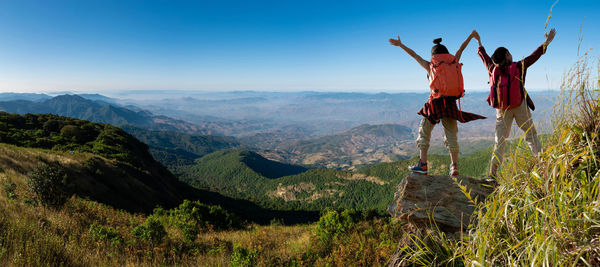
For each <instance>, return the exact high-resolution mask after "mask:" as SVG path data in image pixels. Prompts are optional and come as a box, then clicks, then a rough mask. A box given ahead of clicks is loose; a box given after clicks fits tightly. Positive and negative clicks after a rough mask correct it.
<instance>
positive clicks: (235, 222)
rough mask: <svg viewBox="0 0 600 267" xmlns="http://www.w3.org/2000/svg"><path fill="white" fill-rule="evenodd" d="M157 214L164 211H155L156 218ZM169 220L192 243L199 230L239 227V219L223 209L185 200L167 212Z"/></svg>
mask: <svg viewBox="0 0 600 267" xmlns="http://www.w3.org/2000/svg"><path fill="white" fill-rule="evenodd" d="M159 212H160V213H164V210H162V209H157V210H155V214H156V215H157V216H160V214H158V213H159ZM169 220H170V222H171V224H173V225H175V226H176V227H177V228H179V229H180V230H181V233H182V234H183V236H184V237H185V238H186V239H187V240H189V241H194V240H195V239H196V236H197V235H198V234H199V233H200V230H201V229H206V228H212V229H216V230H226V229H231V228H239V227H240V226H241V224H240V222H239V219H237V217H235V216H234V215H232V214H230V213H228V212H227V211H226V210H224V209H223V208H221V207H219V206H209V205H206V204H203V203H200V202H199V201H189V200H187V199H186V200H184V201H183V203H182V204H181V205H179V207H177V208H174V209H172V210H170V211H169Z"/></svg>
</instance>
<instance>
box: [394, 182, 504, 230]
mask: <svg viewBox="0 0 600 267" xmlns="http://www.w3.org/2000/svg"><path fill="white" fill-rule="evenodd" d="M456 180H457V181H458V182H459V183H460V184H461V185H463V186H465V187H466V189H467V190H470V191H471V199H477V201H483V200H484V199H485V198H486V197H487V196H488V195H489V194H491V193H492V192H493V191H494V188H493V187H491V186H490V185H488V184H486V183H485V182H484V181H482V180H479V179H475V178H471V177H466V176H457V177H456ZM473 211H475V207H474V206H473V203H472V202H470V201H469V199H468V198H467V197H466V196H465V194H464V193H463V192H462V191H461V189H460V187H459V186H458V185H457V184H456V183H455V181H454V180H453V178H452V177H449V176H439V175H420V174H409V175H408V176H407V177H406V178H404V180H403V181H402V182H401V183H400V184H399V185H398V189H397V191H396V193H395V194H394V202H392V204H391V205H390V206H388V212H389V213H390V214H391V215H392V217H394V218H398V219H400V220H402V221H405V222H410V223H413V224H414V225H416V226H432V224H433V223H435V224H436V226H437V227H438V228H439V229H440V230H441V231H444V232H446V233H456V232H459V231H461V229H462V230H463V231H464V230H466V229H467V226H468V225H469V220H470V216H471V214H472V213H473Z"/></svg>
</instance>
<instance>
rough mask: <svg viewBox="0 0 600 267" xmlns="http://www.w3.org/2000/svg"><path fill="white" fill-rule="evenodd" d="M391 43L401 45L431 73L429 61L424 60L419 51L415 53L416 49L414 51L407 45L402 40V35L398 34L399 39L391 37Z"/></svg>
mask: <svg viewBox="0 0 600 267" xmlns="http://www.w3.org/2000/svg"><path fill="white" fill-rule="evenodd" d="M390 44H392V45H395V46H399V47H400V48H402V49H403V50H404V51H406V53H408V54H409V55H410V56H411V57H413V58H414V59H415V60H416V61H417V63H419V65H421V67H423V68H424V69H425V70H426V71H427V73H429V61H427V60H424V59H423V58H422V57H421V56H419V55H417V53H415V51H413V50H412V49H410V48H408V47H407V46H405V45H404V44H403V43H402V42H401V41H400V36H398V39H390Z"/></svg>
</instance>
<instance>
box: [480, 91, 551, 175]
mask: <svg viewBox="0 0 600 267" xmlns="http://www.w3.org/2000/svg"><path fill="white" fill-rule="evenodd" d="M513 119H514V120H515V121H517V125H518V126H519V128H521V130H523V132H525V140H526V141H527V145H529V148H530V149H531V151H532V152H533V154H534V155H537V154H538V153H540V150H541V148H542V145H541V144H540V140H539V139H538V136H537V131H536V130H535V126H534V125H533V121H532V120H531V113H530V112H529V108H528V107H527V103H526V102H525V100H523V102H522V103H521V105H520V106H518V107H516V108H513V109H508V110H501V109H496V139H495V141H496V142H495V145H494V154H492V160H491V162H490V174H491V175H494V176H496V171H497V170H498V166H499V165H500V163H502V158H503V156H504V145H505V144H506V138H507V137H508V135H509V134H510V128H511V127H512V122H513Z"/></svg>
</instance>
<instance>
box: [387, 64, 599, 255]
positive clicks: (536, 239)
mask: <svg viewBox="0 0 600 267" xmlns="http://www.w3.org/2000/svg"><path fill="white" fill-rule="evenodd" d="M599 64H600V63H598V61H597V59H596V58H592V57H591V56H590V55H589V54H588V53H586V54H585V55H583V56H582V57H581V58H580V59H579V60H578V61H577V62H576V63H575V64H574V65H573V67H572V68H571V69H570V70H569V71H568V72H567V74H566V75H565V77H564V78H563V82H562V85H561V99H560V101H559V104H558V105H557V106H556V108H555V117H554V119H553V123H554V126H555V128H554V131H553V133H552V134H551V135H550V136H548V138H547V139H546V140H545V142H544V150H543V152H542V153H541V154H540V155H539V156H537V157H536V156H534V155H531V153H530V152H529V149H527V146H526V145H524V140H523V139H524V137H522V138H521V139H520V140H519V142H518V144H517V145H516V146H514V147H512V148H511V149H510V153H509V155H508V156H507V157H506V158H505V161H504V162H503V164H502V167H501V171H500V172H499V177H498V180H499V186H498V187H497V188H496V190H495V192H494V193H493V194H491V195H490V196H489V197H488V199H487V200H486V201H485V202H484V203H479V205H478V209H477V211H476V212H475V213H474V215H473V218H472V219H473V221H477V222H478V223H477V224H476V225H474V226H473V227H471V228H470V229H468V230H467V231H466V232H465V233H464V235H462V236H461V237H460V238H457V239H455V240H452V239H448V238H447V237H446V236H445V235H444V234H443V233H439V232H437V231H431V232H429V233H428V234H424V235H415V236H413V237H412V240H411V242H409V244H407V245H405V246H404V247H403V248H402V250H401V251H400V252H404V253H403V254H402V255H401V256H400V258H399V259H398V261H396V263H398V264H399V265H408V264H415V265H450V266H460V265H469V266H490V265H502V266H504V265H510V266H524V265H529V266H556V265H558V266H598V265H600V244H599V238H600V89H599V88H600V78H599V77H595V76H594V75H595V74H594V73H600V65H599ZM594 68H597V70H594ZM596 71H598V72H596Z"/></svg>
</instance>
